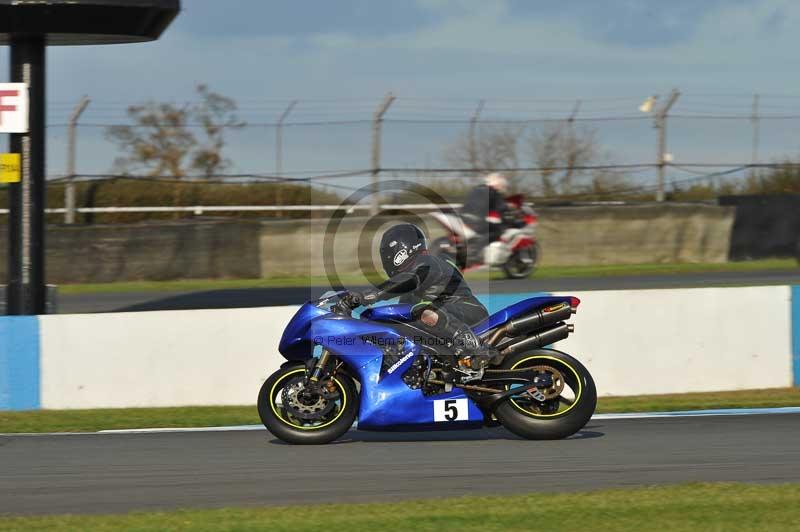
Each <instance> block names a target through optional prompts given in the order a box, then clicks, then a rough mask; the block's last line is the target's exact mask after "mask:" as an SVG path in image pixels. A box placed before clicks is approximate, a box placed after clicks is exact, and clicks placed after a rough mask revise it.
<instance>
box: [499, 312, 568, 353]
mask: <svg viewBox="0 0 800 532" xmlns="http://www.w3.org/2000/svg"><path fill="white" fill-rule="evenodd" d="M567 309H569V306H567ZM574 330H575V326H574V325H572V324H566V323H559V324H558V325H556V326H555V327H551V328H550V329H546V330H544V331H541V332H538V333H536V334H534V335H532V336H528V337H527V338H524V339H522V340H520V341H518V342H513V343H511V344H509V345H508V346H506V347H504V348H503V349H502V350H501V351H500V354H501V355H504V356H508V355H513V354H514V353H519V352H520V351H524V350H525V349H531V348H534V347H542V346H545V345H550V344H554V343H556V342H558V341H560V340H563V339H564V338H566V337H567V336H569V333H571V332H572V331H574Z"/></svg>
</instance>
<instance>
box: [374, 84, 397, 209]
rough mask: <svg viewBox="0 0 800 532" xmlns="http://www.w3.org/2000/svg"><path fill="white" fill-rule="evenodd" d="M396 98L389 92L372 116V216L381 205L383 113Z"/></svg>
mask: <svg viewBox="0 0 800 532" xmlns="http://www.w3.org/2000/svg"><path fill="white" fill-rule="evenodd" d="M394 100H395V96H394V94H392V93H391V92H389V93H387V94H386V96H385V97H384V98H383V101H382V102H381V104H380V105H379V106H378V108H377V109H376V110H375V114H374V115H373V117H372V205H371V207H370V214H371V215H372V216H375V215H377V214H378V212H379V211H380V205H381V202H380V196H379V194H378V192H379V191H380V185H379V183H378V177H379V175H380V173H381V122H383V115H384V114H386V111H388V110H389V106H390V105H392V102H393V101H394Z"/></svg>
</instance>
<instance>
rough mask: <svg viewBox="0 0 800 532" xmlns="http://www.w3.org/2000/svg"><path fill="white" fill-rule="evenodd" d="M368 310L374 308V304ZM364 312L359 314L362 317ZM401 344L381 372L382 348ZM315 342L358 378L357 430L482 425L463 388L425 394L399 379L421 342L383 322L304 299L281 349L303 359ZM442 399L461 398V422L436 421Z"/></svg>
mask: <svg viewBox="0 0 800 532" xmlns="http://www.w3.org/2000/svg"><path fill="white" fill-rule="evenodd" d="M395 306H396V307H401V306H405V307H410V306H409V305H395ZM380 308H385V307H380ZM371 310H377V307H376V308H375V309H371ZM365 314H366V312H365V313H363V314H362V318H365V317H366V316H365ZM403 315H407V316H409V317H410V314H408V313H407V312H406V313H404V312H403V311H402V310H401V309H400V308H397V309H395V310H394V311H391V310H390V311H389V313H388V314H380V316H383V317H386V316H393V318H392V319H397V318H396V317H395V316H403ZM373 316H374V313H373ZM400 343H402V345H403V353H404V354H405V356H403V357H402V358H401V363H400V364H399V365H397V366H396V367H393V368H392V369H391V373H390V372H389V371H386V372H385V373H384V374H383V375H381V362H382V360H383V353H384V349H385V348H386V347H387V346H397V345H399V344H400ZM316 345H320V346H322V347H323V348H325V349H327V350H329V351H330V352H331V353H332V354H334V355H335V356H336V357H338V359H339V360H341V361H342V362H344V364H345V366H346V367H347V370H348V372H349V373H350V374H351V375H353V377H355V378H356V379H357V380H358V381H359V382H360V383H361V390H360V394H359V395H360V407H359V415H358V427H359V428H360V429H365V430H393V429H401V428H409V427H417V428H423V427H425V426H427V425H430V426H432V427H433V428H459V427H460V428H467V427H469V426H475V425H482V424H483V414H482V413H481V411H480V410H479V409H478V407H477V406H475V404H474V403H473V402H472V400H471V399H469V398H468V397H467V396H466V394H465V393H464V392H463V391H461V390H458V389H454V390H453V391H451V392H447V393H442V394H439V395H432V396H428V397H426V396H424V395H423V394H422V391H421V390H412V389H411V388H409V387H408V386H407V385H406V383H405V382H403V378H402V376H403V373H405V372H406V370H408V368H409V367H410V366H411V364H413V362H414V358H415V356H416V355H418V354H419V353H420V347H419V346H418V345H416V344H415V343H413V342H412V341H410V340H406V339H405V338H404V337H403V336H401V335H400V334H399V333H398V332H397V331H395V330H394V329H392V328H391V326H389V325H387V324H385V323H381V322H377V321H370V320H367V319H361V320H357V319H352V318H347V317H343V316H339V315H336V314H333V313H331V312H328V311H327V310H326V309H319V308H316V307H315V306H314V305H312V304H305V305H303V306H302V307H300V310H298V311H297V313H296V314H295V316H294V317H293V318H292V320H291V321H290V322H289V325H288V326H287V327H286V331H285V332H284V334H283V337H282V338H281V342H280V347H279V349H280V352H281V354H283V356H284V357H286V358H287V359H289V360H303V359H308V358H310V357H311V356H312V353H313V350H314V346H316ZM443 400H459V404H463V405H465V407H466V408H465V409H463V408H462V410H461V415H462V416H463V417H462V419H463V421H445V422H442V421H441V420H440V421H439V422H436V421H435V417H436V416H435V414H434V409H435V407H436V405H437V402H438V405H439V407H440V408H441V404H442V401H443Z"/></svg>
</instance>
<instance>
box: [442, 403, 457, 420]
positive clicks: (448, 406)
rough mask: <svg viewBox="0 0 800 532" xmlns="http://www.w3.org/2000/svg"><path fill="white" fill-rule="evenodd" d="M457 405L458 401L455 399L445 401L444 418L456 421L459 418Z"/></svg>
mask: <svg viewBox="0 0 800 532" xmlns="http://www.w3.org/2000/svg"><path fill="white" fill-rule="evenodd" d="M456 405H458V401H456V400H455V399H447V400H446V401H445V402H444V412H445V414H444V418H445V419H446V420H447V421H455V420H456V419H458V407H457V406H456Z"/></svg>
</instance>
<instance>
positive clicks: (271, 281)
mask: <svg viewBox="0 0 800 532" xmlns="http://www.w3.org/2000/svg"><path fill="white" fill-rule="evenodd" d="M796 268H797V262H796V261H795V260H793V259H767V260H755V261H747V262H728V263H722V264H691V263H682V264H609V265H600V266H544V267H542V268H540V269H539V270H538V271H537V272H536V273H535V274H534V276H533V278H534V279H558V278H566V277H610V276H618V275H680V274H682V273H703V272H752V271H767V270H792V269H796ZM367 276H368V277H369V278H372V279H373V280H377V279H380V277H379V276H378V275H377V274H375V273H369V274H368V275H367ZM502 278H503V275H502V273H500V272H486V271H480V272H472V273H469V274H467V279H470V280H487V279H502ZM341 280H342V282H343V283H345V284H347V285H352V284H362V283H364V282H365V281H364V280H365V277H364V276H361V275H350V276H343V277H342V279H341ZM327 284H328V279H327V278H326V277H324V276H302V277H300V276H286V275H284V276H280V275H279V276H275V277H270V278H265V279H187V280H175V281H131V282H119V283H97V284H65V285H60V286H59V292H60V293H62V294H91V293H100V292H147V291H158V292H180V291H194V290H219V289H225V288H272V287H298V286H299V287H303V286H325V285H327Z"/></svg>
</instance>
